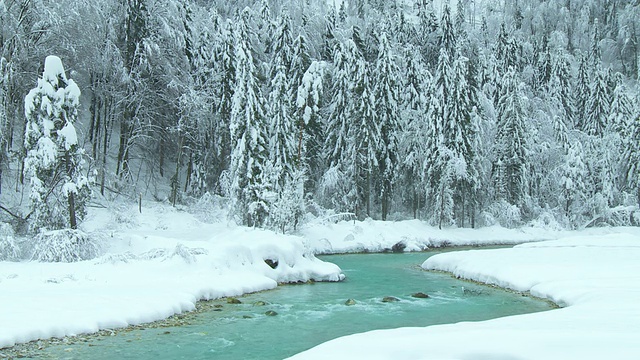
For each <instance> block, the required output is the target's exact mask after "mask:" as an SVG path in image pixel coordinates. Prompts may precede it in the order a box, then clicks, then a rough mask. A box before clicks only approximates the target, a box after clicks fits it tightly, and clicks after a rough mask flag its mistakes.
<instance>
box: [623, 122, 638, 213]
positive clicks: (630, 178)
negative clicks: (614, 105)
mask: <svg viewBox="0 0 640 360" xmlns="http://www.w3.org/2000/svg"><path fill="white" fill-rule="evenodd" d="M628 133H629V135H628V141H627V144H626V146H625V151H624V163H623V164H624V167H623V169H624V172H623V177H624V180H625V185H626V186H627V187H628V188H629V189H630V191H631V192H632V193H633V194H635V196H636V203H637V204H638V207H640V114H637V115H636V116H635V117H634V119H633V120H632V121H631V122H630V124H629V130H628Z"/></svg>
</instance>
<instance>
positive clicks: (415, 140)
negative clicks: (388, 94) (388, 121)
mask: <svg viewBox="0 0 640 360" xmlns="http://www.w3.org/2000/svg"><path fill="white" fill-rule="evenodd" d="M404 59H405V60H404V63H405V67H404V69H405V73H404V76H402V77H401V78H402V79H404V83H403V86H402V90H401V93H400V99H401V103H402V109H403V110H402V118H403V119H404V122H403V125H402V133H403V134H404V136H401V137H400V139H399V142H400V143H399V153H400V158H401V159H402V162H401V168H402V179H403V188H404V191H405V192H406V195H405V198H408V199H409V201H410V208H411V210H412V212H413V217H414V218H417V217H418V214H417V212H418V209H419V208H420V203H421V199H422V198H423V196H422V193H423V192H424V190H423V189H424V187H425V184H424V174H423V162H424V160H423V159H424V158H425V157H426V154H425V149H424V145H425V144H426V142H427V139H428V138H429V137H430V134H429V133H427V126H426V125H427V124H426V120H427V114H428V103H427V101H428V100H427V99H429V98H430V94H429V90H430V86H431V74H429V71H428V70H426V69H425V68H424V64H423V63H422V61H421V56H420V52H419V51H417V50H416V49H413V48H409V49H408V50H406V53H405V56H404Z"/></svg>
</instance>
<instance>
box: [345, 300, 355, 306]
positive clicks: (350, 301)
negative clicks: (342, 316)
mask: <svg viewBox="0 0 640 360" xmlns="http://www.w3.org/2000/svg"><path fill="white" fill-rule="evenodd" d="M344 304H345V305H347V306H351V305H355V304H356V301H355V300H354V299H348V300H347V301H345V302H344Z"/></svg>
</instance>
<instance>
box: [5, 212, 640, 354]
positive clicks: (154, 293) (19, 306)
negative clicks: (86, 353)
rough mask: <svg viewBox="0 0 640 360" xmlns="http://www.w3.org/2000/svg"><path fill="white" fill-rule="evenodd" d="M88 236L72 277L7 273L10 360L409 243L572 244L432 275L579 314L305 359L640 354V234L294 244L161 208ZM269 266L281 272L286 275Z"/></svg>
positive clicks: (68, 267)
mask: <svg viewBox="0 0 640 360" xmlns="http://www.w3.org/2000/svg"><path fill="white" fill-rule="evenodd" d="M199 219H202V220H207V221H206V222H205V221H200V220H199ZM212 219H215V220H216V221H211V220H212ZM83 229H84V230H85V231H87V232H90V233H93V234H102V236H103V237H105V255H103V256H101V257H100V258H97V259H94V260H91V261H84V262H78V263H70V264H69V263H38V262H20V263H15V262H0V309H2V310H1V311H0V348H2V347H5V346H10V345H12V344H15V343H21V342H27V341H30V340H35V339H42V338H49V337H60V336H64V335H73V334H80V333H89V332H95V331H97V330H99V329H110V328H117V327H124V326H127V325H133V324H140V323H144V322H150V321H154V320H160V319H163V318H166V317H168V316H170V315H172V314H175V313H180V312H184V311H189V310H193V309H194V308H195V303H196V301H197V300H200V299H211V298H218V297H223V296H236V295H240V294H243V293H247V292H253V291H259V290H265V289H271V288H274V287H276V286H277V283H278V282H290V281H306V280H308V279H315V280H330V281H335V280H338V279H340V276H341V272H340V269H339V268H338V267H337V266H335V265H333V264H329V263H326V262H322V261H320V260H318V259H316V258H315V257H314V256H313V254H315V253H338V252H360V251H384V250H386V249H390V248H391V247H393V246H394V245H395V244H397V243H398V242H402V243H403V244H404V245H406V250H422V249H425V248H427V247H438V246H443V245H481V244H519V243H527V242H532V241H540V240H550V239H559V238H562V240H556V241H548V242H537V243H528V244H526V245H520V246H517V247H516V248H514V249H502V250H490V251H485V250H481V251H468V252H456V253H448V254H443V255H438V256H435V257H433V258H431V259H430V261H428V262H427V263H426V264H425V267H427V268H436V269H441V270H446V271H451V272H453V273H455V274H458V275H460V276H462V277H466V278H472V279H476V280H479V281H485V282H489V283H495V284H498V285H500V286H504V287H510V288H514V289H517V290H521V291H529V290H530V291H531V292H532V293H533V294H534V295H537V296H541V297H547V298H549V299H551V300H553V301H555V302H557V303H559V304H561V305H564V306H568V307H566V308H564V309H561V310H555V311H551V312H546V313H541V314H532V315H525V316H516V317H509V318H504V319H497V320H492V321H487V322H481V323H464V324H456V325H445V326H435V327H429V328H425V329H399V330H393V331H381V332H372V333H367V334H363V335H356V336H352V337H347V338H342V339H337V340H335V341H333V342H330V343H327V344H324V345H321V346H319V347H317V348H315V349H312V350H311V351H309V352H307V353H303V354H301V355H299V358H302V359H304V358H320V357H322V358H326V357H335V358H345V357H347V358H349V357H351V358H353V357H354V356H356V355H357V357H358V358H361V357H363V356H366V357H368V358H373V359H375V358H394V359H402V358H411V359H413V358H425V357H426V358H440V357H445V358H446V357H448V358H452V357H453V358H465V356H468V357H469V358H474V359H476V358H481V356H484V355H486V358H490V359H496V358H498V359H499V358H500V357H499V356H498V355H504V357H503V358H505V359H506V358H558V359H559V358H574V356H573V354H577V355H580V356H583V355H584V357H585V358H597V356H599V355H600V354H603V353H611V352H612V351H617V352H613V353H614V354H618V353H619V354H620V356H618V358H622V357H625V356H627V354H636V355H637V354H640V348H639V347H640V342H638V341H635V340H636V339H640V329H639V327H640V310H638V306H636V305H635V304H636V303H638V301H639V300H640V278H639V276H640V271H639V270H640V262H638V261H637V259H640V241H637V240H636V239H640V229H637V228H603V229H588V230H584V231H581V232H556V231H549V230H543V229H533V228H525V229H520V230H507V229H503V228H497V227H489V228H484V229H479V230H470V229H448V230H437V229H434V228H432V227H429V226H426V225H425V224H423V223H421V222H419V221H403V222H381V221H364V222H355V223H354V222H340V223H337V224H333V223H322V222H315V223H312V224H308V225H305V227H304V228H303V229H302V230H301V235H300V236H293V235H282V234H276V233H274V232H271V231H266V230H257V229H248V228H245V227H238V226H235V225H233V224H231V223H228V222H227V221H226V220H224V217H222V216H220V214H216V213H215V212H214V213H210V212H207V211H201V212H199V213H197V214H196V215H195V216H194V215H192V214H190V213H187V212H185V211H180V210H176V209H174V208H171V207H168V206H164V205H156V206H153V205H151V206H145V208H144V209H143V212H142V214H140V213H138V211H137V208H136V207H135V206H126V207H120V208H118V209H115V210H113V209H112V210H107V209H92V210H91V214H90V217H89V219H88V221H86V222H85V223H84V224H83ZM569 236H573V237H571V238H569ZM265 259H271V260H277V261H278V262H279V264H280V265H279V266H278V267H277V268H276V269H272V268H271V267H269V266H268V265H267V264H266V263H265V262H264V260H265ZM463 345H464V346H463ZM568 355H571V356H568ZM628 357H629V358H631V357H633V356H631V355H629V356H628Z"/></svg>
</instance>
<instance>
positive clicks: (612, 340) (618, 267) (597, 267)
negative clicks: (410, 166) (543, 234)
mask: <svg viewBox="0 0 640 360" xmlns="http://www.w3.org/2000/svg"><path fill="white" fill-rule="evenodd" d="M600 231H602V230H600ZM607 231H610V232H612V234H609V235H585V234H581V235H580V236H574V237H567V238H563V239H560V240H556V241H547V242H540V243H532V244H523V245H519V246H516V247H514V248H510V249H497V250H474V251H464V252H453V253H446V254H440V255H436V256H434V257H432V258H430V259H429V260H427V261H426V262H425V263H424V264H423V267H424V268H425V269H436V270H443V271H448V272H451V273H453V274H455V275H456V276H459V277H461V278H465V279H472V280H476V281H481V282H486V283H489V284H495V285H498V286H502V287H505V288H510V289H515V290H518V291H530V292H531V294H533V295H535V296H539V297H543V298H547V299H550V300H552V301H554V302H556V303H557V304H559V305H562V306H565V307H564V308H562V309H558V310H553V311H548V312H543V313H535V314H528V315H518V316H511V317H506V318H501V319H495V320H491V321H483V322H475V323H472V322H468V323H459V324H452V325H441V326H431V327H427V328H401V329H396V330H381V331H372V332H368V333H364V334H357V335H353V336H348V337H344V338H340V339H336V340H333V341H330V342H328V343H325V344H322V345H319V346H317V347H315V348H313V349H311V350H309V351H307V352H304V353H302V354H299V355H297V356H294V357H292V359H327V358H331V359H347V358H353V356H354V354H357V357H359V358H366V359H370V360H371V359H583V360H584V359H605V358H610V359H638V358H639V357H640V342H639V341H638V339H640V262H639V261H638V259H640V234H639V232H638V229H607ZM615 232H618V233H617V234H615Z"/></svg>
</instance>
